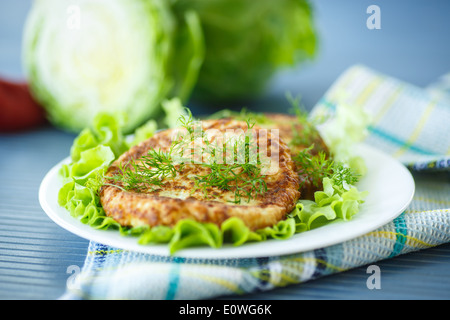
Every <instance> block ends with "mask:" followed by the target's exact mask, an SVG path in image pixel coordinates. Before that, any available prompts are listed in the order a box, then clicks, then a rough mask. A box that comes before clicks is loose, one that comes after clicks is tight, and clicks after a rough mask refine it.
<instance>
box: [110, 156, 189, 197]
mask: <svg viewBox="0 0 450 320" xmlns="http://www.w3.org/2000/svg"><path fill="white" fill-rule="evenodd" d="M173 150H174V148H170V150H169V151H168V152H164V151H162V150H156V149H154V148H152V149H150V150H149V151H148V153H147V154H146V155H144V156H142V157H141V158H139V161H136V160H132V161H131V162H130V163H128V164H127V165H126V166H125V167H124V166H123V164H122V163H120V164H119V174H116V175H114V176H112V177H111V178H112V180H115V181H116V182H120V184H121V187H122V188H123V189H125V190H135V191H138V192H142V191H145V190H148V189H150V190H155V187H160V186H161V185H162V184H163V180H164V179H166V178H174V177H175V176H176V174H177V172H180V171H181V170H182V168H183V164H182V163H181V164H180V165H175V163H174V161H173V157H172V153H173Z"/></svg>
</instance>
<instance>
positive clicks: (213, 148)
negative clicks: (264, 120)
mask: <svg viewBox="0 0 450 320" xmlns="http://www.w3.org/2000/svg"><path fill="white" fill-rule="evenodd" d="M187 111H188V112H187V115H182V116H181V117H180V118H179V123H180V125H181V127H182V128H185V129H186V130H187V135H179V136H178V137H177V138H176V139H174V140H173V141H172V144H171V147H170V149H169V151H167V152H165V151H161V150H155V149H151V150H150V151H149V152H148V153H147V154H146V155H145V156H142V157H140V158H139V159H138V160H137V161H135V160H133V161H131V162H130V163H128V164H127V165H126V166H123V165H122V164H120V165H119V173H118V174H116V175H115V176H113V177H112V180H114V181H115V182H116V183H117V187H120V188H123V189H124V190H134V191H137V192H144V191H146V190H155V188H158V187H161V186H162V185H163V184H164V180H165V179H170V178H175V177H176V175H177V173H178V172H181V171H182V170H183V168H184V167H185V165H187V164H188V163H192V155H194V156H198V155H195V152H196V151H198V150H193V149H192V148H191V147H192V142H193V141H194V139H197V138H199V139H200V142H201V146H200V158H201V160H202V161H201V162H199V163H197V162H194V163H195V164H196V165H199V166H201V167H203V168H207V169H208V170H207V173H205V174H197V175H196V176H194V177H192V179H193V181H194V182H195V188H194V189H193V190H192V192H195V191H197V190H201V191H203V194H204V197H205V198H209V197H213V196H214V192H212V189H213V188H217V189H220V190H226V191H231V192H233V193H234V199H233V200H232V201H231V202H233V203H241V201H242V200H243V199H246V200H247V201H250V200H252V199H254V198H256V197H257V196H258V195H262V194H264V193H265V192H266V191H267V184H266V182H265V180H264V175H263V174H261V172H262V169H261V161H259V160H258V159H257V158H258V157H257V156H255V155H256V152H257V151H258V147H257V146H256V143H255V142H254V141H253V136H252V134H251V132H252V130H251V129H252V128H253V127H254V125H255V122H253V121H251V120H250V119H249V118H248V119H246V124H247V134H244V136H243V137H241V136H239V137H232V138H231V139H230V140H229V141H226V142H225V143H224V144H223V145H217V144H216V143H211V142H210V141H209V140H208V137H207V135H206V133H205V131H204V130H203V129H202V128H201V126H200V130H199V131H197V130H196V128H195V127H194V126H195V125H197V124H196V121H195V120H194V118H193V116H192V113H191V112H190V111H189V109H187ZM230 147H231V151H232V152H231V155H230V154H229V153H228V148H230ZM186 150H188V151H189V150H191V152H190V154H188V155H186V154H185V152H186ZM242 150H243V151H244V154H243V155H244V156H243V157H242V152H241V151H242ZM189 156H191V158H189ZM205 156H206V158H207V161H204V160H205V159H204V157H205ZM196 160H198V159H196Z"/></svg>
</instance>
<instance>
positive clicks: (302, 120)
mask: <svg viewBox="0 0 450 320" xmlns="http://www.w3.org/2000/svg"><path fill="white" fill-rule="evenodd" d="M286 97H287V99H288V101H289V102H290V104H291V106H292V108H291V112H292V113H294V114H295V116H296V117H297V119H296V122H295V123H293V124H292V136H293V137H292V140H291V141H290V143H289V145H290V146H291V147H298V146H309V145H311V144H313V143H314V141H317V140H318V139H319V132H318V131H317V129H316V127H315V124H314V122H313V121H311V120H310V119H309V113H308V111H306V109H305V108H304V106H303V105H302V104H301V102H300V101H301V99H300V97H296V98H294V97H293V96H292V94H290V93H288V94H287V95H286ZM298 125H300V126H301V128H302V130H298Z"/></svg>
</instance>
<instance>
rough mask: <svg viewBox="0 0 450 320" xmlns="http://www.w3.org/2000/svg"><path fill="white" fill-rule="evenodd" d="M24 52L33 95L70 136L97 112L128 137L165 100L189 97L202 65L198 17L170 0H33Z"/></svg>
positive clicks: (26, 30)
mask: <svg viewBox="0 0 450 320" xmlns="http://www.w3.org/2000/svg"><path fill="white" fill-rule="evenodd" d="M23 48H24V49H23V52H24V57H23V58H24V59H23V60H24V68H25V70H26V72H27V77H28V80H29V83H30V87H31V89H32V92H33V94H34V96H35V98H36V99H37V100H38V101H39V102H40V103H41V104H42V105H43V106H44V107H45V108H46V110H47V113H48V117H49V120H50V121H51V122H52V123H53V124H55V125H57V126H59V127H61V128H63V129H66V130H69V131H73V132H80V131H81V130H82V129H84V128H86V127H88V126H90V125H92V121H93V119H94V118H95V116H96V115H97V114H99V113H101V112H109V113H111V114H120V116H121V117H123V116H125V117H126V124H125V126H124V130H125V131H129V132H131V131H132V130H134V129H135V128H137V127H138V126H139V125H141V124H142V123H144V122H145V121H146V120H148V119H149V118H151V117H154V116H156V115H157V114H158V113H159V112H161V108H160V104H161V101H162V100H163V99H165V98H169V97H171V96H177V97H180V98H182V99H187V97H188V96H189V94H190V93H191V90H192V87H193V86H194V85H195V83H196V80H197V74H198V70H199V68H200V66H201V64H202V61H203V35H202V32H201V27H200V22H199V20H198V17H197V15H196V14H195V12H192V11H190V10H185V11H184V12H183V13H182V14H181V15H178V16H177V17H175V16H174V14H173V11H172V8H171V2H170V1H167V0H35V1H34V2H33V7H32V9H31V11H30V13H29V16H28V19H27V23H26V26H25V32H24V45H23ZM180 52H182V54H180Z"/></svg>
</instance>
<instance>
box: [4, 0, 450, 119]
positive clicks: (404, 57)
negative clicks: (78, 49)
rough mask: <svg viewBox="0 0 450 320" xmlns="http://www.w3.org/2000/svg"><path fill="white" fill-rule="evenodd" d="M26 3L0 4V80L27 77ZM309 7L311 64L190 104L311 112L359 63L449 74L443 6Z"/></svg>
mask: <svg viewBox="0 0 450 320" xmlns="http://www.w3.org/2000/svg"><path fill="white" fill-rule="evenodd" d="M194 2H195V1H194ZM31 4H32V1H31V0H19V1H1V2H0V77H7V78H11V79H24V77H25V71H24V67H23V63H22V36H23V29H24V23H25V19H26V16H27V13H28V12H29V10H30V7H31ZM373 4H376V5H378V6H379V7H380V9H381V29H379V30H376V29H374V30H369V29H368V28H367V26H366V21H367V19H368V18H369V16H370V14H368V13H367V12H366V11H367V8H368V7H369V6H370V5H373ZM310 5H311V8H312V15H313V24H314V30H315V32H316V35H317V45H316V53H315V56H314V57H313V59H311V60H306V61H302V63H300V64H299V65H297V66H294V67H287V68H280V69H278V70H277V72H276V74H275V75H274V76H273V77H271V78H270V81H269V84H268V85H267V87H266V88H265V89H264V90H263V92H262V93H261V94H260V95H259V96H257V97H254V98H251V99H244V100H239V99H237V101H226V102H223V101H219V100H218V101H215V100H212V101H208V103H206V104H205V103H196V101H195V99H194V98H193V100H192V99H191V101H190V107H192V108H194V109H195V110H198V111H199V112H202V113H205V112H206V113H207V112H210V111H211V108H218V107H242V106H244V105H245V106H248V107H250V108H252V109H259V110H273V109H276V110H287V108H288V107H289V106H288V104H287V101H286V99H285V93H286V92H287V91H290V92H291V93H293V94H294V95H301V96H302V97H303V103H304V105H305V106H306V108H308V109H311V108H312V107H313V106H314V105H315V103H316V102H317V101H318V100H319V99H320V97H321V96H322V95H323V94H324V93H325V91H326V90H327V89H328V88H329V86H330V85H331V84H332V83H333V81H334V80H336V78H337V77H338V76H339V75H340V74H341V73H342V72H343V71H344V70H345V69H346V68H348V67H350V66H351V65H353V64H357V63H362V64H365V65H367V66H369V67H371V68H373V69H375V70H378V71H380V72H382V73H386V74H388V75H391V76H394V77H397V78H399V79H401V80H405V81H408V82H410V83H412V84H415V85H418V86H426V85H428V84H430V83H432V82H433V81H435V80H437V78H439V77H440V76H441V75H443V74H444V73H446V72H448V71H449V70H450V58H449V57H450V41H449V37H448V34H449V31H450V24H449V20H448V13H449V12H450V2H449V1H446V0H432V1H427V2H425V1H421V0H397V1H388V0H381V1H374V0H358V1H355V0H341V1H338V2H337V1H325V0H314V1H311V2H310ZM243 36H245V34H244V35H243ZM255 49H257V48H255ZM255 54H257V52H255ZM243 68H245V66H243Z"/></svg>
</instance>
